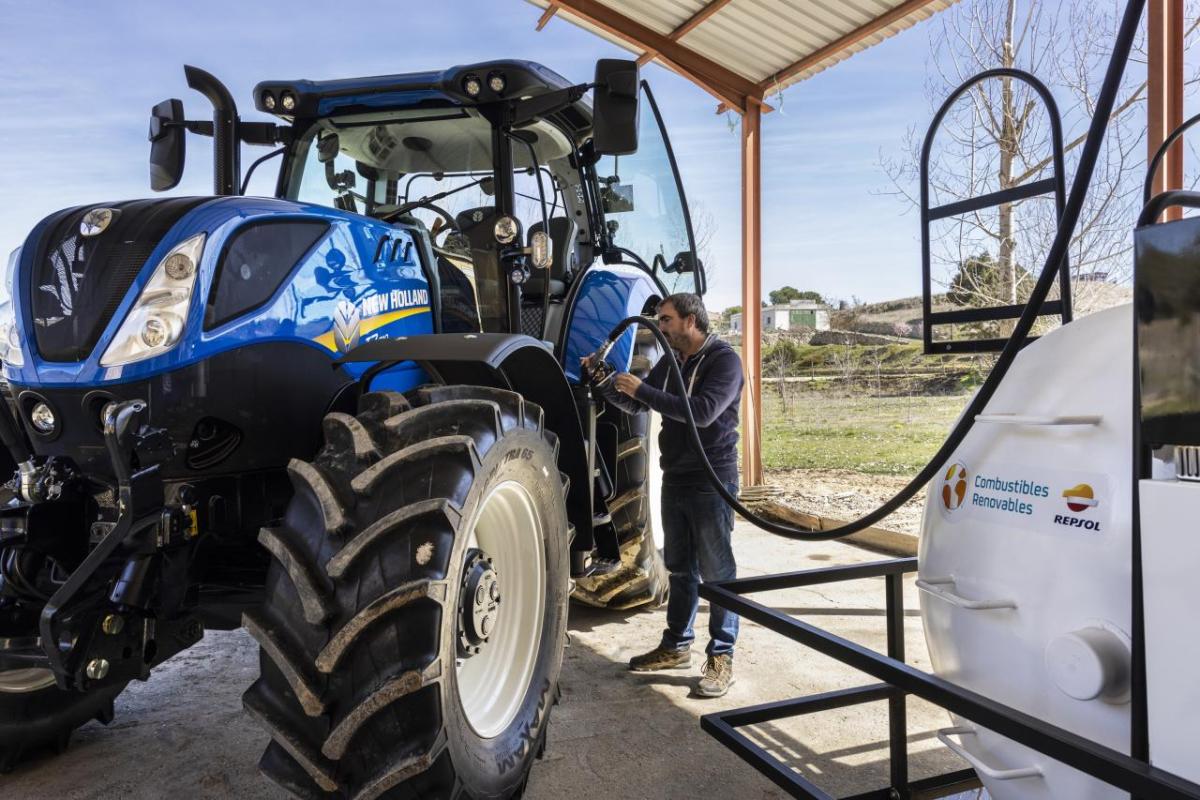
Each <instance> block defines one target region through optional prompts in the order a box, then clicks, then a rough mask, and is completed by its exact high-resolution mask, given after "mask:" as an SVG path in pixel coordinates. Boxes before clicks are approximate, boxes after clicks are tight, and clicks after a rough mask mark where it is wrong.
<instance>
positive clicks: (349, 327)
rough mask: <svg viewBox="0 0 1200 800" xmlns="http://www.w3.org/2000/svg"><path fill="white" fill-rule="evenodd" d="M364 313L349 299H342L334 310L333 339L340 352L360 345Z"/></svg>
mask: <svg viewBox="0 0 1200 800" xmlns="http://www.w3.org/2000/svg"><path fill="white" fill-rule="evenodd" d="M361 323H362V313H361V312H360V311H359V310H358V306H357V305H355V304H354V303H352V302H350V301H349V300H341V301H339V302H338V304H337V308H335V309H334V311H333V341H334V344H336V345H337V349H338V352H339V353H345V352H347V351H349V350H352V349H353V348H354V347H356V346H357V345H358V336H359V327H360V324H361Z"/></svg>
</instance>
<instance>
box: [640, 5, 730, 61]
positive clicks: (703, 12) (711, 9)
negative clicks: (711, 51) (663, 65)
mask: <svg viewBox="0 0 1200 800" xmlns="http://www.w3.org/2000/svg"><path fill="white" fill-rule="evenodd" d="M730 2H732V0H709V2H708V3H707V4H706V5H704V6H703V7H702V8H701V9H700V10H699V11H697V12H696V13H695V14H692V16H690V17H688V18H687V19H686V20H685V21H684V22H683V24H682V25H680V26H679V27H678V28H676V29H675V30H673V31H671V32H670V33H668V34H667V38H668V39H670V40H671V41H672V42H677V41H679V40H680V39H682V38H683V37H684V36H687V35H688V34H689V33H691V32H692V31H694V30H695V29H696V28H698V27H700V24H701V23H702V22H704V21H705V20H707V19H708V18H709V17H711V16H712V15H713V14H716V13H717V12H718V11H720V10H721V9H722V8H724V7H725V6H727V5H729V4H730ZM656 55H658V53H656V52H654V51H653V50H647V51H646V52H644V53H642V54H641V55H640V56H638V63H639V64H641V65H642V66H645V65H646V64H648V63H650V62H651V61H653V60H654V57H655V56H656Z"/></svg>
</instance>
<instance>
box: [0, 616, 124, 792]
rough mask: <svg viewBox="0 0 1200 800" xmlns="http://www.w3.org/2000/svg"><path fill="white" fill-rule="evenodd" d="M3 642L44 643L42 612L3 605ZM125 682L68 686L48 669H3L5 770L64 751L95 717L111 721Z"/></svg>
mask: <svg viewBox="0 0 1200 800" xmlns="http://www.w3.org/2000/svg"><path fill="white" fill-rule="evenodd" d="M0 615H2V616H3V619H2V620H0V647H12V648H14V649H26V648H29V647H36V646H37V643H38V641H39V640H38V634H37V615H36V614H33V613H32V612H28V613H25V614H20V615H18V614H17V613H13V611H12V610H11V609H4V610H0ZM124 688H125V685H124V684H121V685H117V686H106V687H104V688H102V689H93V690H91V691H87V692H74V691H63V690H62V689H59V688H58V686H56V685H55V683H54V675H53V673H51V672H50V670H48V669H40V668H29V669H11V670H4V671H0V773H7V772H10V771H11V770H12V769H13V768H14V767H15V766H16V765H17V764H19V763H20V762H21V761H22V760H23V759H24V758H26V757H30V756H33V757H36V756H37V755H38V754H39V753H40V752H44V751H47V750H49V751H52V752H55V753H62V752H63V751H64V750H66V749H67V745H68V743H69V742H70V740H71V734H72V733H74V732H75V729H76V728H79V727H81V726H82V725H85V724H87V723H88V722H90V721H91V720H93V719H95V720H99V721H100V722H101V723H103V724H105V725H107V724H108V723H110V722H112V719H113V700H114V698H116V696H117V695H118V694H120V693H121V690H123V689H124Z"/></svg>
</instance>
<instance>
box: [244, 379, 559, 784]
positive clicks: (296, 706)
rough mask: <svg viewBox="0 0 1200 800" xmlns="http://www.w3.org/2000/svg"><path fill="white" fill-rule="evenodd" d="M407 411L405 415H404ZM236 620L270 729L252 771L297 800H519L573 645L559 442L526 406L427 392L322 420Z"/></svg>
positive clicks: (257, 709)
mask: <svg viewBox="0 0 1200 800" xmlns="http://www.w3.org/2000/svg"><path fill="white" fill-rule="evenodd" d="M410 403H411V405H410ZM324 433H325V445H324V448H323V449H322V450H321V452H320V453H319V454H318V455H317V457H316V458H315V459H314V460H313V461H312V462H304V461H300V460H294V461H292V463H291V464H290V465H289V468H288V472H289V474H290V476H291V480H292V483H293V485H294V487H295V495H294V497H293V499H292V501H291V503H290V505H289V507H288V509H287V512H286V514H285V517H284V520H283V522H282V524H281V525H279V526H278V527H275V528H264V529H263V530H262V532H261V534H260V537H259V541H260V542H262V544H263V545H264V546H265V547H266V548H267V550H268V551H270V553H271V554H272V556H273V559H272V564H271V567H270V570H269V572H268V577H267V594H266V600H265V602H264V604H263V606H262V608H261V610H258V611H255V612H253V613H248V614H246V615H245V617H244V620H243V621H244V624H245V627H246V628H247V629H248V631H249V632H250V634H251V635H252V636H253V637H254V638H255V639H257V640H258V642H259V644H260V646H261V657H260V661H261V675H260V677H259V679H258V681H257V682H255V683H254V685H253V686H251V687H250V689H249V690H247V692H246V693H245V695H244V697H243V702H244V705H245V708H246V710H247V711H248V712H249V713H250V715H251V716H253V717H255V718H257V719H258V720H259V721H260V722H261V723H262V724H263V725H264V726H265V727H266V728H267V729H268V731H269V732H270V734H271V739H272V741H271V743H270V744H269V745H268V746H267V749H266V752H265V753H264V755H263V757H262V760H261V761H260V764H259V767H260V769H261V770H262V771H263V773H265V774H266V775H267V776H268V777H269V778H271V779H272V780H274V781H275V782H276V783H278V784H280V785H281V786H283V787H284V788H286V789H288V790H290V791H291V792H293V793H294V794H296V795H298V796H300V797H306V798H323V797H339V798H354V800H371V799H372V798H377V797H388V798H393V797H395V798H442V799H445V800H450V799H451V798H454V799H455V800H457V799H458V798H472V799H473V800H485V799H486V800H501V799H505V798H515V797H519V796H520V795H521V793H522V792H523V790H524V786H525V782H526V781H527V779H528V775H529V770H530V768H531V766H532V763H533V760H534V758H535V757H536V756H538V755H540V753H541V751H542V749H543V748H544V746H545V735H546V725H547V721H548V718H549V712H550V709H551V706H552V705H553V703H554V701H555V699H556V698H557V693H558V677H559V672H560V670H561V667H562V648H563V645H564V642H565V638H566V620H567V600H568V597H567V587H568V581H569V577H570V576H569V557H568V546H569V540H568V523H567V517H566V499H565V490H564V486H563V478H562V476H561V475H560V473H559V471H558V466H557V449H558V444H557V439H556V437H555V436H554V434H553V433H550V432H548V431H546V430H545V429H544V427H543V423H542V410H541V408H540V407H538V406H536V405H534V404H532V403H526V402H524V400H523V399H522V398H521V396H520V395H517V394H514V393H512V392H506V391H502V390H498V389H490V388H484V387H472V386H432V387H425V388H422V389H418V390H416V391H415V392H412V393H410V394H409V396H408V398H407V399H406V397H405V396H403V395H400V394H396V393H393V392H373V393H370V394H367V395H365V396H364V397H363V398H362V402H361V404H360V410H359V414H358V415H357V416H350V415H348V414H337V413H334V414H329V415H328V416H327V417H326V418H325V421H324Z"/></svg>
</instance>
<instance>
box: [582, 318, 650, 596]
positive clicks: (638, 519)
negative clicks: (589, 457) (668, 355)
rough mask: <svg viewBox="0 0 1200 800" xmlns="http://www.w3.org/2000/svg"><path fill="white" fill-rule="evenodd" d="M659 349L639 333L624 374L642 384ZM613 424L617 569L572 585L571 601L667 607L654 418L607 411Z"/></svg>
mask: <svg viewBox="0 0 1200 800" xmlns="http://www.w3.org/2000/svg"><path fill="white" fill-rule="evenodd" d="M660 354H661V348H660V347H659V346H658V340H657V339H655V338H654V335H653V334H652V333H650V332H649V331H644V330H639V331H638V332H637V339H636V343H635V346H634V355H633V361H632V363H631V364H630V368H629V371H630V372H631V373H632V374H634V375H636V376H637V377H639V378H641V379H643V380H645V378H646V376H647V375H648V374H649V373H650V368H651V367H652V366H654V362H655V361H657V360H658V358H659V355H660ZM610 413H612V414H614V415H615V418H614V421H615V422H616V424H617V442H618V446H617V468H616V476H615V480H616V484H617V486H616V496H615V498H614V500H613V501H612V502H611V503H609V506H608V509H609V512H610V513H611V514H612V519H613V525H615V526H616V529H617V541H618V543H619V544H620V546H621V566H620V568H618V569H617V570H615V571H614V572H610V573H608V574H607V575H600V576H597V577H594V578H581V579H579V580H578V581H576V584H575V592H574V593H573V594H572V595H571V596H572V597H573V598H574V599H575V600H577V601H579V602H581V603H584V604H586V605H589V606H596V607H598V608H608V609H611V610H614V611H624V610H627V609H631V608H637V607H638V606H644V605H650V606H660V605H662V604H663V603H665V602H666V601H667V592H668V590H669V583H668V580H669V576H668V574H667V568H666V566H665V565H664V563H663V556H662V544H663V543H662V515H661V503H662V493H661V484H662V480H661V478H662V468H661V467H660V466H659V463H658V428H659V418H658V414H655V413H654V412H651V411H644V412H642V413H640V414H626V413H624V412H623V411H620V410H617V409H613V410H612V411H611V412H610Z"/></svg>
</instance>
